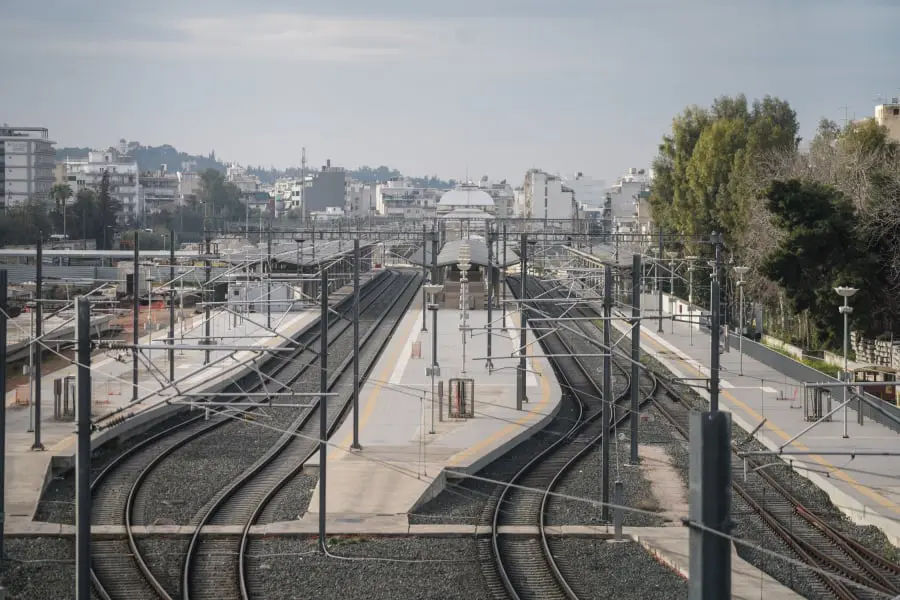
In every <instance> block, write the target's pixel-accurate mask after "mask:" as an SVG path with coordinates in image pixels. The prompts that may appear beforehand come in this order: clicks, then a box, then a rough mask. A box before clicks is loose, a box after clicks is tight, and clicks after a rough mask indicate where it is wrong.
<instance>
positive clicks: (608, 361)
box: [600, 265, 637, 523]
mask: <svg viewBox="0 0 900 600" xmlns="http://www.w3.org/2000/svg"><path fill="white" fill-rule="evenodd" d="M612 282H613V277H612V268H611V267H610V266H609V265H606V266H605V267H604V268H603V345H604V346H605V350H604V351H603V352H604V354H603V400H602V402H603V408H602V415H601V419H602V420H603V438H602V442H603V464H602V471H603V472H602V473H601V475H600V479H601V485H602V498H601V501H602V502H603V506H602V509H601V510H602V516H601V519H602V520H603V521H604V522H607V523H608V522H609V462H610V460H609V458H610V457H609V447H610V444H609V438H610V437H611V436H612V435H614V434H613V432H611V431H610V430H609V425H610V422H611V421H612V401H613V394H612V335H611V329H612V300H613V298H612V294H613V283H612ZM635 385H637V382H635Z"/></svg>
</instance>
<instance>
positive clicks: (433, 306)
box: [425, 283, 465, 433]
mask: <svg viewBox="0 0 900 600" xmlns="http://www.w3.org/2000/svg"><path fill="white" fill-rule="evenodd" d="M442 289H444V286H443V285H441V284H439V283H428V284H426V285H425V292H426V293H427V294H428V295H429V296H430V297H431V302H430V303H429V304H428V310H430V311H431V319H432V320H431V368H430V369H428V373H429V375H431V431H429V433H434V405H435V402H434V378H435V377H439V376H440V374H441V371H440V369H441V368H440V367H439V366H438V360H437V311H438V303H437V295H438V294H440V293H441V290H442ZM463 340H465V332H464V333H463Z"/></svg>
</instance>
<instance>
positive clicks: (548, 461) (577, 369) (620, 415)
mask: <svg viewBox="0 0 900 600" xmlns="http://www.w3.org/2000/svg"><path fill="white" fill-rule="evenodd" d="M514 281H516V280H514ZM516 283H517V282H516ZM527 287H528V293H529V295H530V296H532V297H534V296H538V295H547V294H553V293H554V291H553V290H547V289H546V288H545V287H543V285H542V284H541V283H540V282H538V281H537V280H533V279H532V280H530V281H529V282H528V286H527ZM513 289H518V288H517V286H516V285H513ZM551 310H552V309H551ZM569 312H572V311H569ZM575 312H578V313H581V312H582V311H580V310H576V311H575ZM540 320H541V319H540V318H532V319H531V321H540ZM593 329H594V331H593V332H592V333H593V334H594V335H595V334H596V328H593ZM576 340H578V341H576ZM542 343H543V344H544V347H545V349H546V350H547V353H548V354H557V355H565V354H568V355H574V354H576V353H578V350H579V348H576V346H580V350H581V351H582V353H583V354H588V353H594V354H596V349H593V351H591V350H589V349H587V350H586V349H585V348H584V346H583V344H584V341H583V338H581V339H580V340H579V338H578V336H574V335H572V334H564V333H562V332H561V331H560V332H557V333H556V334H554V335H550V336H546V337H544V338H543V339H542ZM552 360H553V362H554V363H555V366H556V371H557V376H558V377H559V378H560V379H561V380H562V382H563V385H564V387H566V388H567V390H568V393H566V394H564V399H563V402H564V406H563V408H562V409H561V411H560V413H558V415H557V419H555V420H554V421H555V422H554V423H553V424H551V425H550V427H551V428H552V430H555V433H554V435H553V436H552V437H551V436H547V437H548V439H547V446H546V448H544V449H543V450H542V451H541V452H540V453H538V454H537V455H536V456H535V457H534V458H532V459H531V461H529V462H528V463H527V464H526V465H525V466H524V467H523V468H522V469H521V470H519V471H518V473H516V474H515V475H514V476H513V477H512V478H511V479H510V481H509V482H508V483H507V484H506V485H503V486H499V493H495V494H492V496H491V497H490V498H489V500H488V502H487V503H486V505H485V508H484V511H483V519H485V520H488V519H489V520H490V522H491V524H492V535H491V537H490V538H486V539H485V540H483V541H479V557H480V558H481V560H482V564H484V565H490V566H488V568H487V569H486V570H485V576H486V580H487V582H488V585H489V587H490V589H491V591H492V594H493V595H494V597H495V598H513V599H516V600H518V599H530V598H535V599H537V598H540V599H567V598H569V599H575V598H578V594H577V592H576V590H575V589H573V586H572V585H571V584H570V582H569V581H567V579H566V577H565V575H564V574H563V571H562V569H561V568H560V565H558V564H557V561H556V559H555V557H554V555H553V552H552V551H551V549H550V544H549V542H548V539H547V536H546V532H545V525H546V520H547V515H548V511H549V509H550V498H551V497H552V496H551V493H552V492H553V490H554V489H555V488H556V486H557V484H558V483H559V482H560V480H561V479H562V477H563V475H565V473H566V472H568V471H569V469H571V468H572V467H573V466H574V465H575V464H577V463H578V462H579V460H580V459H581V458H583V457H584V455H585V454H586V453H588V452H589V451H591V450H592V449H594V448H596V446H597V443H598V442H599V441H600V440H601V438H602V436H603V435H604V434H605V433H607V432H608V431H609V429H610V427H612V428H614V427H615V426H617V425H618V424H619V423H620V422H621V421H622V420H623V419H625V418H627V417H628V414H629V413H628V411H627V410H625V409H619V408H618V407H616V409H615V410H614V411H613V412H612V415H611V424H610V425H608V426H604V423H603V422H602V419H601V417H602V401H603V398H602V391H601V390H600V389H599V387H598V386H597V384H596V382H595V380H594V375H593V374H592V372H591V369H590V368H589V366H588V365H587V364H586V363H585V361H584V360H583V359H581V358H579V357H577V356H558V357H555V358H553V359H552ZM614 365H615V368H616V369H617V371H618V372H619V373H620V379H621V381H622V382H623V383H624V385H622V386H620V387H621V388H622V389H620V391H619V392H618V393H617V394H616V398H615V399H614V403H616V404H617V403H618V402H619V401H620V400H621V399H623V398H624V397H626V396H627V395H628V392H629V390H630V384H631V382H630V380H629V374H628V372H627V371H626V370H625V369H622V368H621V366H619V365H616V364H615V363H614ZM650 388H651V389H649V390H648V393H649V394H652V393H653V392H654V391H655V385H653V384H652V382H651V386H650ZM522 487H527V488H533V489H539V490H543V493H537V492H533V491H526V490H523V489H521V488H522ZM515 525H524V526H532V527H533V526H537V528H538V534H537V535H518V534H503V535H500V534H499V528H500V527H502V526H515Z"/></svg>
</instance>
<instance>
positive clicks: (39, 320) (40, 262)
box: [0, 231, 44, 508]
mask: <svg viewBox="0 0 900 600" xmlns="http://www.w3.org/2000/svg"><path fill="white" fill-rule="evenodd" d="M43 288H44V232H43V231H39V232H38V241H37V252H36V263H35V275H34V339H33V340H32V341H31V351H32V352H33V353H34V443H33V444H32V445H31V449H32V450H43V449H44V444H42V443H41V370H42V369H41V367H42V366H43V365H42V363H43V356H44V353H43V352H41V346H42V345H43V341H42V340H41V336H42V335H43V329H44V327H43V321H44V303H43V301H42V297H43V295H44V289H43ZM2 368H4V369H5V368H6V363H3V365H2ZM3 393H4V394H6V390H5V389H4V390H3ZM4 397H5V396H4ZM3 408H4V410H5V407H3ZM0 508H2V507H0Z"/></svg>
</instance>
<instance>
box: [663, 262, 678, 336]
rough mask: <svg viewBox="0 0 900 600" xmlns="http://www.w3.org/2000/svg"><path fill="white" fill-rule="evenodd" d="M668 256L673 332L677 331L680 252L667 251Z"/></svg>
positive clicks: (670, 311)
mask: <svg viewBox="0 0 900 600" xmlns="http://www.w3.org/2000/svg"><path fill="white" fill-rule="evenodd" d="M666 256H668V257H669V313H671V315H672V329H671V332H672V333H673V334H674V333H675V259H676V258H677V257H678V253H677V252H675V251H674V250H669V251H667V252H666Z"/></svg>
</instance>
